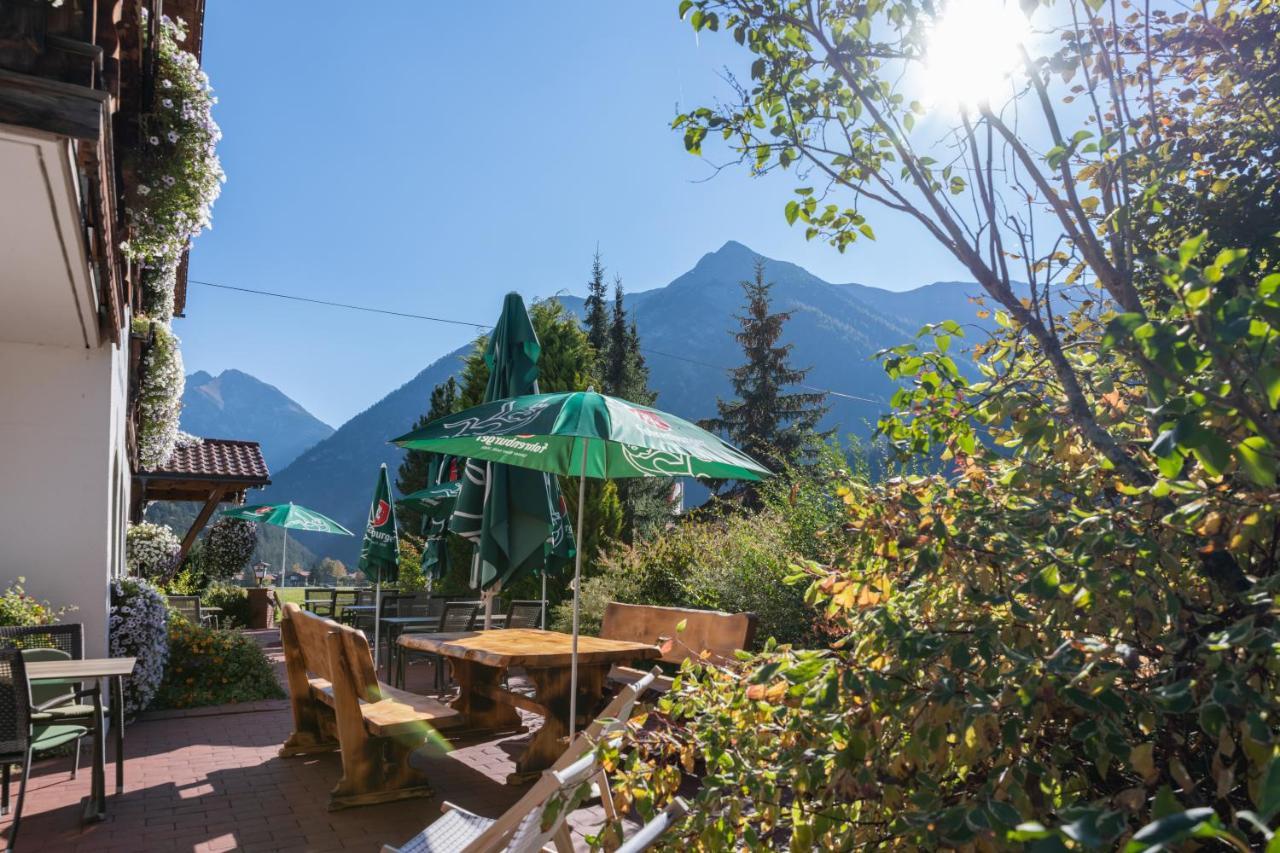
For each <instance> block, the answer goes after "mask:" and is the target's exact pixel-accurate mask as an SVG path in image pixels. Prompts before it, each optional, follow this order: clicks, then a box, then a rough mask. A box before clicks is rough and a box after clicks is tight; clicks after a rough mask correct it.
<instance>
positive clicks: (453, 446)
mask: <svg viewBox="0 0 1280 853" xmlns="http://www.w3.org/2000/svg"><path fill="white" fill-rule="evenodd" d="M395 443H396V444H398V445H400V446H401V447H406V448H410V449H413V450H431V451H434V452H436V453H455V454H457V455H459V456H467V457H470V458H473V459H487V460H489V461H491V462H501V463H503V464H505V465H508V466H520V467H522V468H528V469H531V470H535V471H545V472H548V473H551V474H564V475H576V476H577V477H578V541H579V542H581V541H582V508H583V503H584V502H585V498H586V478H587V477H595V478H600V479H606V478H613V477H710V478H714V479H723V480H759V479H761V478H762V477H767V476H768V475H769V473H770V472H769V469H767V468H765V467H764V466H763V465H761V464H760V463H759V462H756V461H755V460H754V459H752V458H751V457H750V456H747V455H746V454H745V453H743V452H742V451H740V450H738V449H737V448H736V447H734V446H733V445H731V444H729V443H728V442H727V441H725V440H724V439H722V438H720V437H719V436H716V435H713V434H711V433H709V432H707V431H706V430H704V429H702V428H701V427H698V426H695V425H694V424H691V423H689V422H688V421H686V420H684V419H683V418H678V417H676V416H675V415H669V414H666V413H665V412H660V411H658V410H657V409H653V408H650V407H648V406H641V405H638V404H636V403H629V402H627V401H626V400H620V399H618V398H616V397H607V396H605V395H604V394H597V393H595V392H594V391H572V392H564V393H559V394H531V395H528V396H524V397H516V398H514V399H510V400H500V401H498V402H496V403H485V404H483V405H480V406H475V407H473V408H470V409H467V410H465V411H462V412H459V413H458V414H456V415H449V416H446V417H443V418H440V419H438V420H435V421H432V422H431V423H429V424H427V425H426V426H425V427H423V428H422V429H418V430H414V431H413V432H411V433H409V434H408V435H403V436H401V437H400V438H397V439H395ZM581 577H582V554H581V552H579V553H578V554H577V555H576V559H575V561H574V572H573V663H572V668H571V675H570V682H571V687H570V689H571V694H570V709H569V720H570V724H569V729H570V731H569V734H570V737H572V736H573V727H574V722H575V721H576V719H577V717H576V713H577V703H578V606H579V605H578V586H579V582H580V580H581Z"/></svg>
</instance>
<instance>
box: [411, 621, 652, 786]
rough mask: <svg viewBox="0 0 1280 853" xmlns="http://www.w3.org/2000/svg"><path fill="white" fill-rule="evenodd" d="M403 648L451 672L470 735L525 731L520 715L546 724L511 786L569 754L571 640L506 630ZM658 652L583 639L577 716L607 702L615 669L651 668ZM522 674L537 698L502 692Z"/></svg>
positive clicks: (436, 638)
mask: <svg viewBox="0 0 1280 853" xmlns="http://www.w3.org/2000/svg"><path fill="white" fill-rule="evenodd" d="M399 643H400V645H401V646H403V647H405V648H408V649H414V650H416V651H420V652H429V653H432V654H437V655H442V656H444V657H446V658H448V659H449V661H450V663H451V664H452V665H453V675H454V678H455V679H456V680H457V682H458V688H459V689H458V698H457V699H455V700H454V701H453V703H452V704H453V707H454V708H455V709H457V710H458V711H460V712H461V713H462V714H463V716H464V717H465V718H466V720H467V722H466V723H465V724H464V726H465V728H467V729H469V730H475V731H503V730H513V729H518V728H521V727H522V724H521V720H520V715H519V714H517V713H516V709H517V708H520V709H523V710H525V711H532V712H533V713H535V714H539V715H541V716H542V717H543V719H544V720H545V722H544V723H543V724H542V728H541V729H539V730H538V733H537V734H536V735H534V736H533V739H532V740H530V741H529V745H528V746H527V747H526V748H525V751H524V753H523V754H522V755H521V756H520V757H519V758H518V759H517V760H516V771H517V772H516V773H514V774H512V776H510V777H508V781H509V782H521V781H525V780H527V779H528V778H529V777H530V775H532V774H536V773H538V772H540V771H542V770H545V769H546V768H548V767H550V766H551V765H552V764H553V763H554V762H555V760H556V759H557V758H559V757H560V754H561V753H562V752H564V749H565V743H564V739H565V738H566V737H568V734H569V695H570V664H571V662H572V652H573V637H572V636H571V635H569V634H561V633H559V632H557V631H542V630H539V629H537V628H503V629H501V630H493V631H465V632H462V633H456V634H402V635H401V636H400V639H399ZM659 655H660V652H659V650H658V647H657V646H652V645H649V644H647V643H633V642H627V641H623V640H602V639H600V638H598V637H579V638H578V708H579V709H580V710H581V711H582V712H583V713H584V714H588V715H589V714H590V713H591V712H592V711H593V710H594V709H595V707H596V705H597V704H598V703H599V701H600V699H601V697H603V695H604V682H605V676H606V675H608V673H609V667H610V666H612V665H613V664H615V663H620V662H625V661H635V660H651V659H653V658H656V657H658V656H659ZM513 666H518V667H521V668H522V669H524V671H525V673H526V674H527V675H528V677H529V680H530V681H532V682H533V685H534V694H533V696H532V697H529V696H526V695H524V694H522V693H516V692H514V691H512V690H509V689H507V688H505V687H503V686H502V677H503V674H504V673H505V671H506V670H507V669H508V668H510V667H513Z"/></svg>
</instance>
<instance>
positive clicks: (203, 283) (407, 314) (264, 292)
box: [187, 278, 888, 405]
mask: <svg viewBox="0 0 1280 853" xmlns="http://www.w3.org/2000/svg"><path fill="white" fill-rule="evenodd" d="M187 282H188V283H189V284H199V285H201V286H203V287H213V288H217V289H218V290H233V291H236V292H237V293H251V294H253V295H255V296H273V297H275V298H276V299H287V300H290V301H293V302H308V303H311V304H312V305H324V306H327V307H329V308H345V309H347V310H348V311H363V312H365V313H367V314H386V315H388V316H390V317H403V318H406V319H409V320H428V321H430V322H432V323H448V324H450V325H453V326H470V327H471V328H474V329H491V328H493V327H492V326H491V325H490V324H488V323H472V322H471V321H469V320H452V319H449V318H447V317H432V316H431V315H429V314H414V313H412V312H409V311H393V310H391V309H390V308H372V307H370V306H368V305H353V304H351V303H349V302H331V301H329V300H327V299H312V298H311V297H308V296H296V295H294V294H291V293H277V292H275V291H271V290H257V289H255V288H252V287H237V286H236V285H232V284H219V283H217V282H212V281H202V280H200V279H196V278H191V279H187ZM640 351H641V352H644V353H648V354H649V355H659V356H662V357H663V358H671V359H675V360H676V361H684V362H688V363H689V364H696V365H699V366H700V367H707V368H710V369H712V370H719V371H722V372H728V371H729V370H731V369H732V368H728V367H724V366H723V365H719V364H711V363H710V362H706V361H699V360H698V359H696V358H689V357H688V356H683V355H676V354H675V353H670V352H663V351H662V350H656V349H653V348H651V347H646V346H642V347H640ZM796 385H797V387H800V388H804V389H806V390H808V391H816V392H818V393H821V394H830V395H831V396H832V397H840V398H842V399H845V400H856V401H858V402H861V403H873V404H875V405H888V404H887V403H886V402H885V401H884V400H878V399H872V398H871V397H859V396H858V395H856V394H846V393H844V392H843V391H833V390H831V389H830V388H819V387H818V386H816V385H807V384H805V383H803V382H798V383H796Z"/></svg>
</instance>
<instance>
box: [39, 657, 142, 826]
mask: <svg viewBox="0 0 1280 853" xmlns="http://www.w3.org/2000/svg"><path fill="white" fill-rule="evenodd" d="M135 663H136V661H135V659H134V658H88V659H85V660H42V661H31V662H29V663H27V665H26V670H27V680H28V681H34V682H39V683H41V684H68V685H71V684H79V683H80V682H82V681H95V682H98V689H99V691H101V689H102V687H101V683H102V681H103V680H106V681H107V683H108V684H109V685H110V692H109V694H108V697H107V701H108V703H109V706H110V708H111V725H112V727H114V728H115V730H116V794H123V793H124V677H125V676H126V675H132V674H133V668H134V665H135ZM95 705H96V706H97V712H96V714H95V719H94V726H93V779H92V785H91V793H90V795H89V796H88V797H87V798H86V800H85V804H84V817H85V819H86V820H102V819H103V818H105V817H106V815H107V780H106V775H107V738H106V720H105V719H103V715H102V703H101V701H100V700H99V701H95Z"/></svg>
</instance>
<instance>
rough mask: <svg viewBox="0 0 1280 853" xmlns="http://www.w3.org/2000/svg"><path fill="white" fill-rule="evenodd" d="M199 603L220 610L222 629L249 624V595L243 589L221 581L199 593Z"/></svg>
mask: <svg viewBox="0 0 1280 853" xmlns="http://www.w3.org/2000/svg"><path fill="white" fill-rule="evenodd" d="M200 603H201V604H203V605H204V606H206V607H221V608H222V613H221V615H220V624H221V626H222V627H223V628H243V627H244V626H246V625H248V624H249V593H248V592H247V591H246V590H245V589H244V587H240V586H236V585H235V584H229V583H224V582H222V581H217V582H214V583H211V584H209V586H207V587H206V588H205V589H204V591H203V592H201V593H200Z"/></svg>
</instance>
